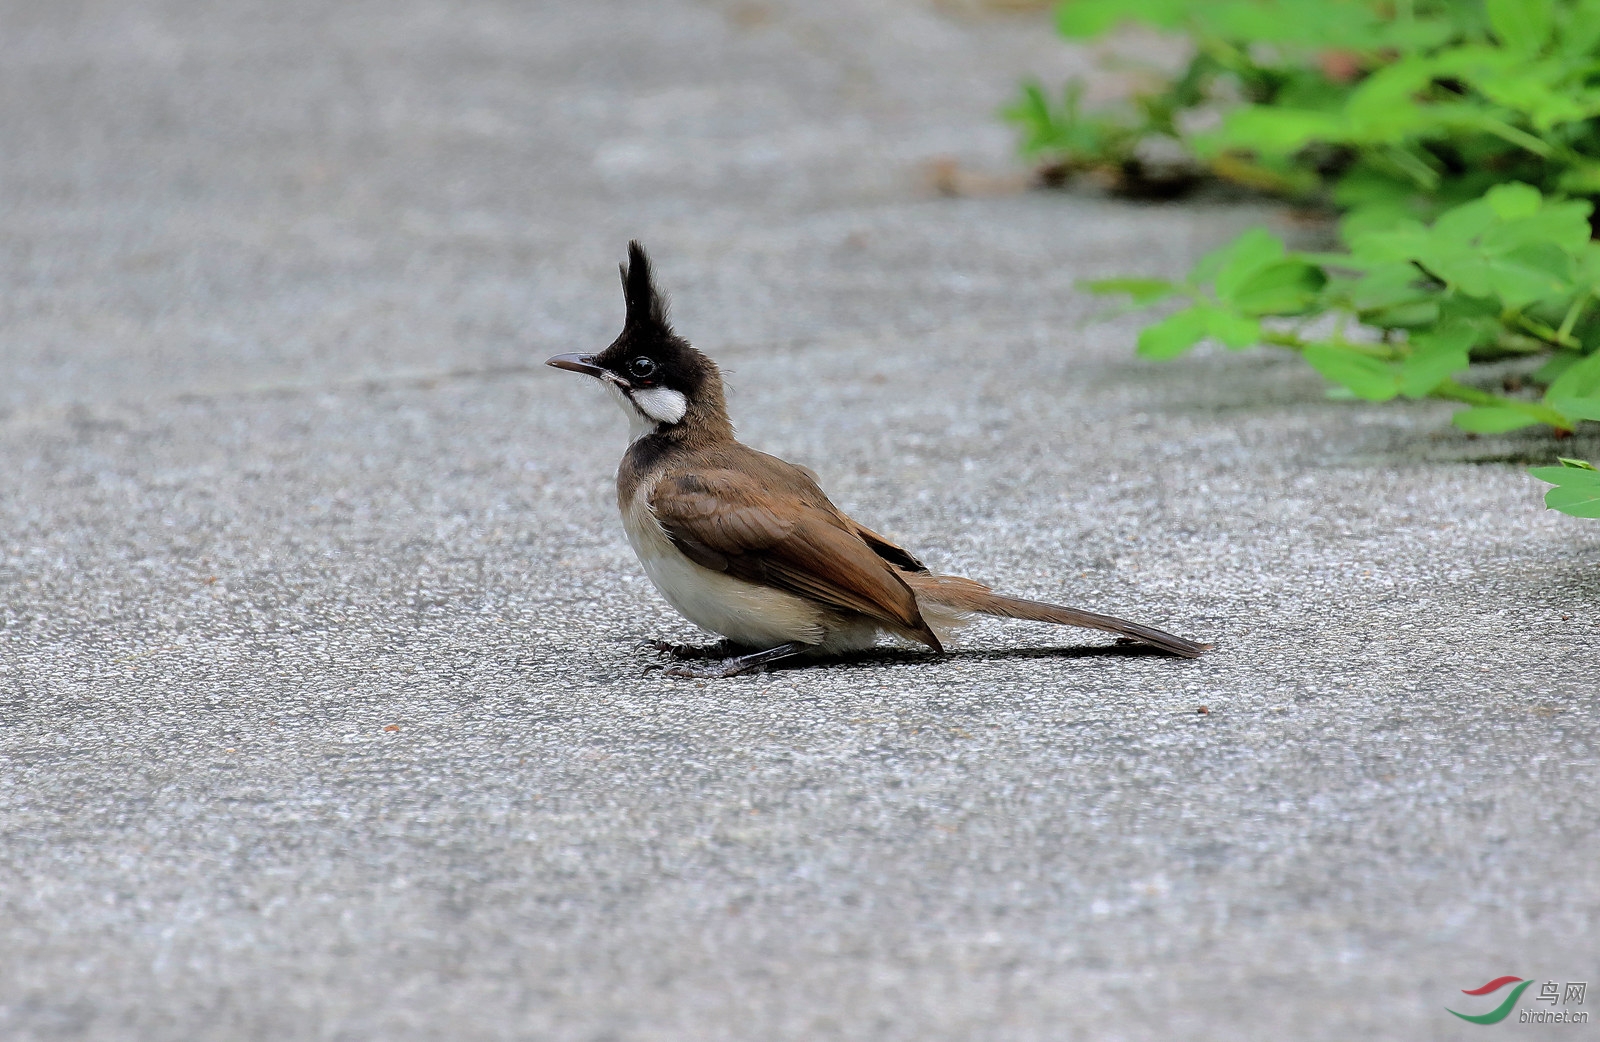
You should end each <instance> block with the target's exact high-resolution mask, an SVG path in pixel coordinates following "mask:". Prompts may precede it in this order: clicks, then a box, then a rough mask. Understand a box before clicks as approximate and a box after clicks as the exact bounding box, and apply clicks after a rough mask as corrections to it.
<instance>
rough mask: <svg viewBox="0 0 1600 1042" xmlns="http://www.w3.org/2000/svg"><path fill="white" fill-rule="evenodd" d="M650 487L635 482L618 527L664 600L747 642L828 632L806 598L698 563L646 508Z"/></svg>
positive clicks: (813, 640) (811, 637) (803, 639)
mask: <svg viewBox="0 0 1600 1042" xmlns="http://www.w3.org/2000/svg"><path fill="white" fill-rule="evenodd" d="M650 486H651V482H648V481H644V482H640V485H639V490H638V491H637V492H636V493H635V494H634V496H633V499H632V501H631V502H629V503H627V504H625V505H624V506H623V509H622V527H623V529H624V530H625V531H626V532H627V533H628V542H629V543H631V544H632V545H633V552H634V553H636V554H638V555H639V563H640V564H642V565H644V570H645V574H646V575H648V576H650V581H651V582H653V583H655V586H656V589H658V590H660V591H661V596H663V597H665V598H666V599H667V603H669V604H671V605H672V606H673V607H674V608H676V609H678V611H679V612H680V613H681V614H682V615H683V617H684V618H686V619H688V620H689V621H690V622H692V623H694V624H695V625H696V626H699V627H701V628H702V629H706V630H710V631H711V632H712V633H718V634H721V635H722V636H724V637H727V638H728V639H729V640H731V641H733V642H734V643H736V644H743V645H745V646H747V647H752V648H770V647H775V646H777V645H779V644H785V643H788V642H789V641H799V642H800V643H802V644H821V643H823V641H824V638H825V637H827V636H828V635H829V634H828V630H827V626H826V617H825V613H824V612H822V611H821V610H819V609H818V608H816V607H814V606H812V605H811V604H810V603H809V602H807V601H805V600H802V599H801V598H799V597H796V596H794V595H793V594H789V593H784V592H783V591H782V590H774V589H772V588H771V587H767V586H757V585H756V584H754V583H747V582H745V581H744V580H743V579H735V578H733V577H732V576H729V575H724V574H722V573H721V572H714V571H712V570H711V569H709V568H704V567H701V566H700V565H698V564H695V563H694V562H693V561H691V560H689V558H688V557H686V556H685V555H684V553H683V551H681V550H679V549H678V548H677V547H675V546H673V545H672V541H671V540H670V539H668V538H667V534H666V533H665V532H663V531H662V530H661V525H660V523H659V522H657V521H656V518H655V514H653V513H652V512H651V510H650V505H649V502H648V501H647V497H648V495H649V490H650ZM830 643H831V642H830Z"/></svg>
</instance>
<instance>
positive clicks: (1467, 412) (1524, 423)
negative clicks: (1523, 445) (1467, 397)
mask: <svg viewBox="0 0 1600 1042" xmlns="http://www.w3.org/2000/svg"><path fill="white" fill-rule="evenodd" d="M1451 422H1453V423H1454V424H1455V425H1456V426H1457V427H1460V428H1461V429H1462V430H1464V431H1471V432H1473V433H1474V434H1503V433H1505V432H1506V431H1514V430H1517V429H1519V428H1522V427H1532V426H1533V425H1534V424H1536V423H1542V422H1544V421H1542V420H1540V419H1539V418H1538V417H1535V416H1530V415H1529V414H1528V413H1527V412H1526V411H1524V410H1522V409H1518V408H1515V407H1514V406H1509V405H1475V406H1473V407H1472V408H1470V409H1462V410H1461V411H1460V412H1458V413H1456V414H1455V415H1454V416H1452V417H1451Z"/></svg>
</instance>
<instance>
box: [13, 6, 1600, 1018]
mask: <svg viewBox="0 0 1600 1042" xmlns="http://www.w3.org/2000/svg"><path fill="white" fill-rule="evenodd" d="M3 17H4V21H5V30H4V31H3V32H0V143H3V147H0V284H3V286H4V292H3V293H0V372H3V373H4V374H5V377H6V379H5V380H4V382H3V384H0V473H3V474H4V475H5V479H4V481H3V483H0V1038H4V1039H7V1040H18V1042H22V1040H65V1039H88V1040H112V1042H121V1040H172V1039H185V1040H211V1039H216V1040H256V1039H260V1040H274V1042H278V1040H288V1039H318V1040H323V1039H326V1040H366V1039H374V1040H411V1039H419V1040H420V1039H452V1040H479V1039H560V1040H566V1039H573V1040H585V1042H589V1040H595V1042H598V1040H617V1042H631V1040H658V1039H696V1040H700V1039H706V1040H715V1039H762V1040H768V1039H804V1040H814V1039H827V1038H843V1039H874V1040H883V1039H906V1040H932V1039H952V1040H955V1039H961V1040H970V1039H1006V1040H1010V1039H1018V1040H1022V1039H1040V1040H1059V1039H1085V1040H1088V1039H1093V1040H1144V1039H1160V1040H1170V1039H1224V1038H1225V1039H1241V1040H1252V1039H1271V1040H1280V1039H1286V1038H1294V1039H1326V1040H1340V1042H1344V1040H1348V1039H1351V1038H1358V1037H1359V1038H1370V1039H1396V1040H1418V1039H1455V1038H1473V1037H1477V1036H1476V1034H1475V1032H1483V1031H1486V1030H1488V1029H1484V1028H1479V1027H1476V1026H1475V1025H1468V1024H1463V1023H1461V1022H1460V1021H1457V1020H1456V1019H1455V1018H1454V1017H1451V1016H1450V1015H1449V1014H1448V1013H1446V1012H1445V1006H1446V1005H1447V1004H1453V1005H1454V1006H1455V1008H1457V1009H1465V1008H1467V1005H1468V1004H1469V1003H1471V1002H1473V1001H1476V1002H1478V1003H1479V1005H1477V1006H1473V1007H1472V1011H1477V1010H1479V1009H1483V1008H1487V1005H1485V1004H1484V1003H1485V1001H1486V1000H1481V999H1480V1000H1470V999H1465V998H1464V997H1463V996H1461V994H1460V991H1461V989H1464V988H1470V987H1474V986H1476V985H1478V984H1481V983H1483V982H1484V981H1485V980H1488V979H1490V978H1492V977H1496V976H1499V975H1502V974H1515V975H1518V976H1522V977H1527V978H1537V979H1539V980H1544V979H1554V980H1557V981H1562V982H1564V981H1569V980H1588V979H1589V978H1592V977H1593V976H1594V975H1595V973H1596V971H1595V967H1596V965H1600V961H1597V956H1600V940H1597V936H1600V935H1597V930H1596V927H1597V919H1600V873H1597V872H1596V871H1595V868H1594V866H1595V864H1596V863H1597V861H1600V833H1597V821H1600V806H1597V797H1596V791H1597V788H1596V782H1597V775H1600V769H1597V754H1600V738H1597V737H1596V735H1597V729H1596V724H1597V719H1596V717H1597V713H1596V706H1595V696H1596V694H1597V691H1600V639H1597V621H1600V526H1597V525H1595V524H1593V523H1586V522H1580V521H1577V520H1574V519H1570V518H1564V517H1561V516H1559V515H1555V514H1552V513H1549V512H1546V511H1545V510H1544V509H1543V507H1542V505H1541V502H1540V496H1539V489H1540V486H1539V485H1538V484H1537V483H1536V482H1534V481H1533V480H1532V479H1530V478H1527V477H1526V476H1524V475H1523V474H1522V473H1521V468H1520V467H1519V466H1518V465H1516V464H1515V463H1514V462H1503V461H1504V460H1518V459H1521V458H1524V457H1526V458H1528V459H1531V460H1543V459H1545V458H1546V457H1547V456H1548V455H1549V454H1550V453H1551V450H1552V447H1551V446H1550V445H1549V444H1547V443H1546V442H1544V441H1542V440H1540V439H1538V438H1536V437H1531V436H1530V437H1525V438H1518V437H1508V438H1502V439H1478V440H1470V439H1468V438H1467V437H1466V436H1465V435H1462V434H1460V433H1457V432H1454V431H1452V430H1451V429H1450V428H1449V427H1448V423H1447V421H1448V414H1449V410H1448V408H1447V407H1444V406H1438V405H1429V404H1410V405H1407V404H1399V405H1388V406H1382V407H1373V406H1364V405H1350V404H1344V403H1337V402H1330V401H1327V400H1325V399H1324V397H1323V394H1322V387H1321V385H1320V383H1319V381H1318V380H1317V379H1316V378H1315V376H1314V375H1311V374H1309V373H1308V372H1307V371H1306V370H1305V369H1304V368H1303V367H1301V366H1299V365H1298V364H1297V363H1294V362H1293V361H1292V360H1285V359H1281V358H1279V357H1277V356H1273V355H1268V354H1258V353H1245V354H1238V355H1229V354H1223V353H1218V352H1211V351H1201V352H1199V353H1198V354H1196V355H1195V356H1193V357H1190V358H1187V359H1184V360H1181V361H1178V362H1174V363H1169V364H1165V365H1159V366H1158V365H1149V364H1144V363H1140V362H1138V361H1136V360H1135V359H1134V358H1133V357H1132V338H1133V335H1134V332H1135V330H1136V329H1137V320H1136V319H1128V318H1123V319H1116V320H1113V321H1110V322H1098V321H1094V317H1095V315H1096V311H1097V309H1098V308H1099V307H1100V305H1099V304H1098V303H1097V302H1095V301H1094V300H1092V299H1089V298H1087V297H1085V296H1084V295H1083V294H1081V293H1080V292H1079V291H1077V290H1076V289H1075V288H1074V287H1075V283H1076V282H1077V280H1079V279H1082V278H1085V277H1094V276H1100V275H1106V274H1110V273H1117V272H1127V271H1141V272H1155V273H1160V272H1176V271H1179V270H1182V269H1183V268H1184V267H1185V266H1186V265H1187V264H1188V263H1189V262H1190V261H1191V260H1192V259H1193V258H1194V257H1195V256H1197V255H1198V254H1199V253H1200V252H1201V251H1203V250H1204V249H1207V248H1209V247H1211V246H1212V245H1215V244H1216V243H1219V242H1221V241H1223V240H1224V239H1225V238H1226V237H1227V236H1228V235H1230V234H1231V233H1232V232H1234V231H1236V230H1238V229H1241V228H1244V227H1247V226H1249V225H1251V224H1254V223H1260V222H1267V223H1269V224H1272V225H1273V226H1275V227H1279V228H1280V230H1281V229H1288V230H1289V231H1291V232H1292V231H1293V229H1292V228H1289V226H1288V225H1287V224H1286V223H1285V222H1286V220H1287V218H1286V217H1285V215H1283V214H1282V213H1280V212H1279V211H1277V210H1276V209H1274V208H1271V207H1268V206H1263V205H1255V204H1240V203H1226V202H1221V201H1205V200H1198V201H1192V202H1189V203H1184V204H1179V205H1163V206H1139V205H1133V204H1127V203H1121V202H1116V201H1112V200H1107V199H1103V198H1100V197H1097V196H1096V195H1094V194H1093V193H1092V192H1087V191H1080V192H1072V193H1065V194H1062V193H1054V194H1041V193H1026V192H1020V193H1019V192H1007V191H1003V190H1002V189H1003V188H1004V187H1005V185H1004V180H1005V177H1006V176H1007V175H1008V173H1011V172H1014V170H1015V168H1014V167H1012V166H1010V165H1008V164H1010V155H1009V149H1010V139H1009V136H1008V134H1007V132H1006V130H1005V129H1004V128H1003V127H1002V126H1000V125H999V124H998V123H997V122H996V121H995V119H994V118H993V113H994V110H995V108H996V107H997V105H998V104H999V103H1001V102H1002V101H1003V100H1004V99H1005V98H1006V96H1007V95H1008V93H1009V91H1010V89H1011V85H1012V84H1013V83H1014V81H1015V80H1016V78H1017V77H1018V76H1020V75H1021V74H1023V73H1025V72H1029V71H1032V72H1035V73H1038V74H1041V75H1043V76H1045V77H1046V78H1047V79H1057V78H1059V77H1060V76H1062V75H1063V74H1064V73H1065V72H1066V71H1067V70H1069V69H1070V68H1073V67H1074V63H1080V64H1081V63H1082V62H1083V61H1084V60H1085V59H1084V56H1082V55H1073V54H1070V53H1068V52H1067V51H1065V50H1064V49H1062V48H1060V47H1058V46H1057V45H1056V44H1055V42H1054V41H1053V40H1052V39H1051V37H1050V34H1049V32H1048V30H1047V28H1046V21H1045V19H1044V16H1042V15H1008V16H1000V15H995V14H973V13H971V12H969V11H965V10H963V9H957V8H940V7H934V6H929V5H927V4H921V3H912V2H911V0H874V2H871V3H846V2H844V0H819V2H813V3H807V4H798V3H797V4H765V3H759V2H748V3H732V2H729V3H720V2H705V3H689V2H685V0H657V2H652V3H645V2H643V0H633V2H626V3H624V2H614V3H595V4H577V3H568V4H543V5H539V4H527V5H524V4H517V3H512V2H509V0H505V2H491V0H469V2H465V3H459V4H443V3H426V2H422V0H392V2H387V3H375V2H374V3H344V4H338V5H324V4H312V3H303V4H302V3H291V2H287V0H276V2H273V3H248V2H244V0H227V2H219V3H193V4H183V3H176V2H173V3H158V2H154V0H141V2H123V3H111V2H101V3H95V2H84V3H74V4H63V3H55V2H34V3H26V2H15V3H9V4H7V5H5V11H4V16H3ZM940 157H952V158H953V159H954V160H956V161H958V162H959V163H960V164H961V169H962V171H963V176H964V177H965V176H966V173H965V172H967V171H971V172H974V173H973V175H972V180H970V181H969V182H965V183H969V184H975V185H976V186H977V190H978V191H979V193H980V194H979V196H978V197H969V198H956V199H949V198H940V197H938V196H937V195H936V194H935V193H933V192H932V191H931V190H930V188H929V187H928V178H927V164H928V163H929V162H930V161H931V160H934V159H938V158H940ZM633 236H637V237H640V238H642V239H643V240H645V242H646V243H647V244H648V245H649V246H650V247H651V248H652V250H653V251H654V254H655V257H656V260H657V265H658V269H659V275H660V278H661V280H662V282H663V284H664V285H665V287H666V288H667V289H668V291H669V292H670V293H671V294H672V295H673V297H674V301H675V311H674V314H675V317H676V320H677V323H678V326H679V328H680V330H681V331H682V332H683V333H685V334H686V335H687V336H689V337H690V338H691V339H693V340H694V341H695V342H696V343H697V344H699V345H700V346H701V347H703V348H704V349H706V350H707V351H708V352H710V353H711V354H713V355H714V356H715V357H716V358H718V359H719V360H720V361H722V362H723V364H724V365H725V367H726V369H727V370H728V371H729V381H730V383H731V386H732V408H733V411H734V413H735V419H736V421H737V422H738V423H739V425H740V428H741V431H742V433H743V435H744V437H745V438H746V439H747V440H748V441H749V442H751V443H752V444H754V445H756V446H757V447H760V448H763V449H766V450H768V451H772V452H775V453H778V454H780V455H783V456H785V457H787V458H790V459H793V460H795V461H797V462H802V463H806V464H809V465H810V466H812V467H813V468H815V469H816V470H817V471H818V472H819V473H820V475H821V477H822V479H823V483H824V485H825V487H827V488H828V489H829V490H830V491H831V492H832V493H833V495H834V497H835V499H836V500H837V501H838V502H839V503H840V504H841V505H842V506H844V507H845V508H846V509H847V510H849V511H851V512H852V513H854V514H856V515H857V516H858V517H860V518H861V519H862V520H863V521H865V522H866V523H868V524H870V525H872V526H874V527H876V528H879V529H880V530H883V531H886V532H888V533H891V534H892V535H894V536H896V537H898V538H900V539H901V540H903V541H904V542H905V543H906V545H907V546H908V547H910V548H911V549H913V550H914V551H916V552H918V553H920V554H921V555H922V556H924V557H925V558H926V559H927V560H928V561H929V563H930V564H932V565H934V566H935V567H936V568H939V569H942V570H949V571H955V572H959V573H962V574H969V575H972V576H974V577H977V578H980V579H984V580H987V581H991V582H994V583H996V584H997V585H999V586H1001V587H1003V588H1005V589H1007V590H1010V591H1014V592H1017V593H1021V594H1025V595H1035V596H1041V597H1047V598H1050V599H1055V600H1060V601H1063V602H1066V603H1072V604H1079V605H1082V606H1085V607H1092V608H1098V609H1100V610H1105V611H1111V612H1116V613H1120V614H1126V615H1129V616H1131V617H1135V618H1139V619H1142V620H1147V621H1151V622H1155V623H1157V624H1162V625H1166V626H1168V627H1170V628H1172V629H1174V630H1176V631H1177V632H1180V633H1183V634H1185V635H1189V636H1194V637H1197V638H1203V639H1213V640H1216V641H1217V642H1218V644H1219V647H1218V649H1217V650H1216V651H1215V652H1213V653H1212V654H1210V655H1208V656H1207V657H1205V658H1203V659H1201V660H1199V661H1194V662H1183V661H1176V660H1172V659H1166V658H1160V657H1154V656H1149V655H1140V654H1130V653H1127V652H1126V650H1125V649H1107V648H1106V647H1105V646H1104V642H1103V641H1102V640H1100V638H1099V637H1098V636H1097V635H1094V634H1088V633H1082V632H1077V631H1056V630H1051V629H1049V628H1047V627H1040V626H1029V625H1015V624H1013V625H1007V626H1002V625H1000V624H988V623H986V624H983V625H981V626H979V627H976V628H975V629H974V630H973V631H971V632H970V635H969V639H968V640H967V641H966V642H965V644H964V645H963V647H962V648H961V649H960V650H958V651H957V653H955V654H953V655H951V656H949V657H948V658H947V659H945V660H942V661H936V660H933V659H931V658H930V657H928V656H926V655H923V654H921V653H918V652H915V651H910V650H886V652H885V653H884V654H883V655H881V656H877V657H875V658H871V659H867V660H864V661H857V662H851V663H847V664H842V665H838V666H834V667H830V668H817V669H803V670H783V671H779V672H775V673H770V674H766V675H761V676H756V677H748V678H739V679H734V680H730V681H726V682H719V683H695V682H684V681H673V680H669V679H665V678H662V677H660V676H649V675H644V673H643V666H644V664H645V661H646V659H645V658H643V657H642V656H641V654H640V653H639V652H637V651H635V650H634V644H635V643H636V642H638V641H640V640H643V639H650V638H670V639H677V640H692V639H695V637H696V634H695V631H694V630H693V628H692V627H690V626H689V625H688V624H687V623H685V622H683V621H682V620H680V619H678V618H676V617H675V616H674V615H673V614H672V613H671V611H670V609H669V608H668V607H667V606H666V605H665V603H664V602H663V601H662V600H661V599H660V598H659V597H658V596H657V595H656V594H655V593H654V591H653V590H651V589H650V588H649V586H648V584H647V583H646V581H645V580H644V578H643V576H642V573H641V572H640V570H639V568H638V566H637V564H636V563H635V561H634V560H633V558H632V556H631V553H630V551H629V550H628V548H627V545H626V543H625V542H624V540H623V537H622V532H621V527H620V524H619V522H618V520H617V518H616V516H615V507H614V504H613V502H612V493H611V477H612V473H613V470H614V467H615V464H616V459H617V457H618V456H619V455H620V452H621V450H622V448H623V445H624V440H625V426H624V423H623V421H622V418H621V416H619V415H618V414H617V413H616V411H615V409H614V408H613V407H612V406H611V405H610V404H609V403H608V402H607V401H606V400H605V399H604V397H603V396H602V395H601V394H600V393H599V392H598V391H597V390H596V389H595V388H594V387H593V386H592V385H590V384H587V383H585V382H584V381H581V380H579V379H577V378H576V377H571V376H567V375H563V374H560V373H556V372H554V371H550V370H545V369H543V368H542V367H540V366H539V364H538V363H539V362H540V361H542V360H543V359H544V358H545V357H546V356H548V355H550V354H553V353H555V352H557V351H568V350H582V349H586V348H592V347H596V346H601V345H603V344H604V343H605V342H607V341H608V340H609V338H610V337H611V336H612V335H613V334H614V332H615V330H616V328H617V327H618V323H619V320H620V315H621V301H620V294H619V292H618V289H617V285H616V274H615V267H614V266H615V264H616V263H617V261H619V260H620V259H621V256H622V249H623V245H624V243H625V241H626V240H627V239H628V238H629V237H633ZM1569 450H1570V451H1571V452H1572V453H1574V454H1579V455H1582V454H1585V453H1587V454H1589V455H1590V456H1591V457H1600V444H1597V443H1596V441H1595V439H1594V438H1593V437H1592V436H1591V437H1589V438H1588V439H1587V440H1585V439H1579V440H1578V441H1577V442H1576V443H1571V442H1569V443H1567V444H1566V445H1565V446H1564V447H1563V451H1569ZM1202 706H1203V707H1205V712H1201V711H1200V709H1201V707H1202ZM1591 983H1594V982H1592V981H1591ZM1592 1001H1593V997H1592V996H1591V998H1590V1002H1592ZM1524 1005H1528V1006H1532V1005H1533V1003H1532V1002H1531V1000H1530V1001H1529V1002H1527V1003H1524ZM1508 1027H1509V1025H1508ZM1544 1030H1549V1031H1552V1032H1554V1031H1558V1030H1559V1031H1564V1032H1566V1033H1568V1034H1570V1035H1572V1036H1573V1037H1577V1035H1579V1034H1581V1033H1584V1032H1585V1031H1592V1028H1588V1029H1585V1028H1579V1027H1566V1028H1556V1027H1550V1028H1547V1029H1544Z"/></svg>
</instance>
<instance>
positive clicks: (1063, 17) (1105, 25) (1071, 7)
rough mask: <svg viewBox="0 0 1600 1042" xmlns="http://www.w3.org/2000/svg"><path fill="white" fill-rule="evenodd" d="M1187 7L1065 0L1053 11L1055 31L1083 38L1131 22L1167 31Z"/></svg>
mask: <svg viewBox="0 0 1600 1042" xmlns="http://www.w3.org/2000/svg"><path fill="white" fill-rule="evenodd" d="M1189 6H1190V5H1189V3H1188V2H1187V0H1065V2H1064V3H1062V5H1061V6H1060V7H1058V8H1056V31H1057V32H1059V33H1060V34H1061V35H1062V36H1065V37H1067V38H1069V39H1083V38H1086V37H1091V36H1099V35H1101V34H1102V33H1104V32H1106V31H1107V30H1109V29H1112V28H1114V27H1115V26H1116V25H1117V24H1118V23H1120V22H1134V21H1137V22H1147V23H1149V24H1151V25H1154V26H1156V27H1157V28H1159V29H1171V28H1173V27H1174V26H1176V25H1177V24H1178V23H1179V22H1181V21H1182V20H1183V18H1184V16H1185V15H1186V14H1187V13H1188V11H1189Z"/></svg>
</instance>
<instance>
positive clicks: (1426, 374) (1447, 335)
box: [1400, 326, 1477, 398]
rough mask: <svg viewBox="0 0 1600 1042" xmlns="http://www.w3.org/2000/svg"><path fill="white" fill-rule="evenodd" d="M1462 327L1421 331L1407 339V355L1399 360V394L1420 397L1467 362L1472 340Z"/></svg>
mask: <svg viewBox="0 0 1600 1042" xmlns="http://www.w3.org/2000/svg"><path fill="white" fill-rule="evenodd" d="M1476 339H1477V338H1476V336H1475V334H1474V332H1473V330H1471V329H1469V328H1467V327H1465V326H1455V327H1453V328H1449V329H1441V330H1435V331H1432V332H1428V333H1421V334H1418V335H1417V336H1414V337H1412V338H1411V355H1410V356H1409V357H1408V358H1406V360H1405V361H1404V362H1402V363H1400V393H1401V394H1403V395H1405V396H1406V397H1407V398H1421V397H1423V396H1424V395H1426V394H1428V392H1430V391H1432V390H1433V389H1434V388H1435V387H1438V386H1439V385H1440V384H1441V383H1443V382H1444V381H1446V380H1448V379H1449V378H1450V377H1452V376H1454V375H1455V374H1456V373H1459V372H1461V371H1462V370H1463V369H1466V368H1467V367H1468V366H1469V365H1471V359H1470V357H1469V355H1468V352H1469V351H1471V349H1472V346H1473V342H1474V341H1475V340H1476Z"/></svg>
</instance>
